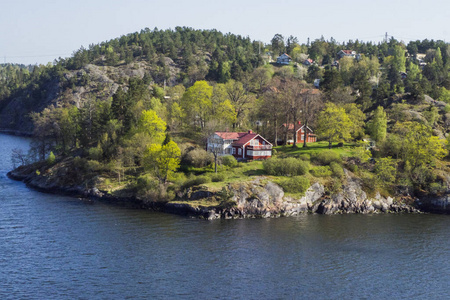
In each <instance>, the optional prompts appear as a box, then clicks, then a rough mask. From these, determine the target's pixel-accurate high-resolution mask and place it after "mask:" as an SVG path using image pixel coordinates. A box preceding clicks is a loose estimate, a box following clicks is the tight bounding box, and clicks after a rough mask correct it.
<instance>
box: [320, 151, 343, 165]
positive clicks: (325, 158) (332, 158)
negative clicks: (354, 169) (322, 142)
mask: <svg viewBox="0 0 450 300" xmlns="http://www.w3.org/2000/svg"><path fill="white" fill-rule="evenodd" d="M314 159H315V161H317V162H318V163H320V164H322V165H329V164H331V163H332V162H335V163H338V164H341V163H342V158H341V156H340V155H339V153H337V152H335V151H333V150H324V151H322V152H320V153H318V154H316V155H315V157H314Z"/></svg>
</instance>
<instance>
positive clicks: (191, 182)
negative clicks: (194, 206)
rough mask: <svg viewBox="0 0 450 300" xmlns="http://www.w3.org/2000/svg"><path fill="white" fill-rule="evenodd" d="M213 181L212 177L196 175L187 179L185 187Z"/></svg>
mask: <svg viewBox="0 0 450 300" xmlns="http://www.w3.org/2000/svg"><path fill="white" fill-rule="evenodd" d="M208 182H211V178H210V177H208V176H204V175H202V176H194V177H191V178H189V179H188V180H186V182H185V183H184V184H183V186H182V187H183V188H184V189H187V188H190V187H191V186H195V185H200V184H205V183H208Z"/></svg>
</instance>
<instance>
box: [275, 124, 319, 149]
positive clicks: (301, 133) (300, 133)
mask: <svg viewBox="0 0 450 300" xmlns="http://www.w3.org/2000/svg"><path fill="white" fill-rule="evenodd" d="M296 125H297V126H295V127H294V124H288V125H286V124H283V125H281V126H282V127H283V128H284V129H285V128H286V126H288V128H287V130H288V140H287V144H288V145H292V144H293V143H294V136H293V135H294V134H296V135H297V144H303V143H304V142H305V131H306V142H307V143H314V142H317V136H316V135H315V134H314V133H313V130H312V129H311V128H310V127H309V126H305V125H302V124H301V122H300V121H299V122H297V124H296ZM277 142H278V143H280V144H284V141H283V140H282V139H278V141H277Z"/></svg>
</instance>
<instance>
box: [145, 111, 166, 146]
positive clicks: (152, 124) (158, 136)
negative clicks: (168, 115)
mask: <svg viewBox="0 0 450 300" xmlns="http://www.w3.org/2000/svg"><path fill="white" fill-rule="evenodd" d="M138 130H139V132H143V133H145V134H147V135H148V136H149V137H150V138H151V140H152V141H153V143H155V144H161V143H162V141H163V140H164V138H165V137H166V134H165V131H166V122H164V121H163V120H162V119H161V118H159V117H158V115H157V114H156V112H155V111H154V110H144V111H142V114H141V118H140V120H139V126H138Z"/></svg>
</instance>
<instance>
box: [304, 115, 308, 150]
mask: <svg viewBox="0 0 450 300" xmlns="http://www.w3.org/2000/svg"><path fill="white" fill-rule="evenodd" d="M304 127H305V130H304V133H303V147H308V145H306V137H307V136H308V133H307V132H306V130H307V128H308V120H306V121H305V124H304Z"/></svg>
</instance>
